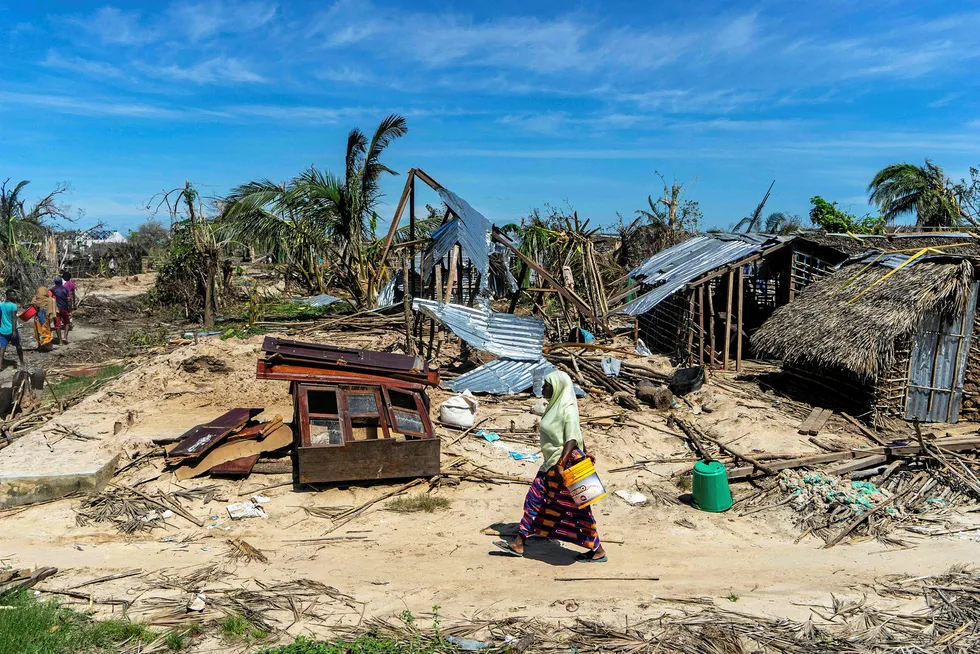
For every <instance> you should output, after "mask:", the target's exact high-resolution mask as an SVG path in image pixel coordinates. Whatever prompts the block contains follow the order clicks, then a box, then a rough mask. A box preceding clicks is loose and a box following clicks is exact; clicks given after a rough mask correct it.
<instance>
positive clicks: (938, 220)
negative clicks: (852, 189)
mask: <svg viewBox="0 0 980 654" xmlns="http://www.w3.org/2000/svg"><path fill="white" fill-rule="evenodd" d="M868 197H869V199H870V201H871V202H873V203H874V204H877V205H878V207H879V209H880V210H881V216H882V218H884V219H885V221H886V222H888V223H891V222H894V221H895V220H896V219H897V218H899V217H901V216H903V215H905V214H911V213H913V212H915V215H916V223H915V224H916V225H918V226H920V227H954V226H956V225H960V224H962V222H963V220H964V219H965V220H967V221H969V222H971V223H974V224H976V223H975V221H974V220H972V219H971V218H970V216H968V215H967V214H966V212H964V211H963V210H962V208H961V207H960V202H959V198H958V197H957V194H956V190H955V187H954V186H953V183H952V181H951V180H950V179H949V177H947V176H946V173H945V171H943V169H942V168H940V167H939V166H937V165H935V164H934V163H932V162H931V161H930V160H928V159H926V162H925V165H924V166H916V165H915V164H910V163H898V164H892V165H890V166H885V167H884V168H882V169H881V170H880V171H878V174H877V175H875V176H874V178H873V179H872V180H871V183H870V184H868Z"/></svg>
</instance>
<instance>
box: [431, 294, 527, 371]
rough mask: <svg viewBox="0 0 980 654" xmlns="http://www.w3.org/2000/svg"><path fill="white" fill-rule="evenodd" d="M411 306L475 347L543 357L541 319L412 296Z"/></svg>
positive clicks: (511, 355) (508, 354)
mask: <svg viewBox="0 0 980 654" xmlns="http://www.w3.org/2000/svg"><path fill="white" fill-rule="evenodd" d="M412 308H413V309H415V310H416V311H422V312H423V313H425V314H426V315H428V316H429V317H431V318H434V319H436V320H438V321H439V322H441V323H443V324H444V325H446V326H447V327H449V329H451V330H452V331H453V333H454V334H456V335H457V336H459V337H460V338H461V339H463V340H464V341H466V342H467V343H469V344H470V345H472V346H473V347H475V348H476V349H478V350H483V351H485V352H490V353H492V354H496V355H497V356H500V357H506V358H510V359H517V360H520V361H538V360H539V359H541V358H542V356H543V347H544V321H542V320H541V319H540V318H532V317H530V316H514V315H511V314H509V313H495V312H493V311H485V310H482V309H476V308H471V307H464V306H460V305H458V304H440V303H438V302H436V301H434V300H422V299H418V298H416V299H415V300H413V302H412Z"/></svg>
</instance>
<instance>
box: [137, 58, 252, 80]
mask: <svg viewBox="0 0 980 654" xmlns="http://www.w3.org/2000/svg"><path fill="white" fill-rule="evenodd" d="M144 68H145V70H146V71H147V72H148V73H149V74H151V75H154V76H156V77H166V78H168V79H173V80H182V81H188V82H193V83H195V84H215V83H219V84H220V83H227V82H230V83H258V82H265V81H266V79H265V78H264V77H262V76H261V75H259V74H258V73H256V72H254V71H252V70H251V69H249V68H248V67H247V66H246V65H245V64H244V63H242V62H241V61H240V60H238V59H235V58H234V57H225V56H220V57H214V58H213V59H208V60H206V61H202V62H199V63H197V64H194V65H193V66H188V67H182V66H178V65H175V64H171V65H169V66H144Z"/></svg>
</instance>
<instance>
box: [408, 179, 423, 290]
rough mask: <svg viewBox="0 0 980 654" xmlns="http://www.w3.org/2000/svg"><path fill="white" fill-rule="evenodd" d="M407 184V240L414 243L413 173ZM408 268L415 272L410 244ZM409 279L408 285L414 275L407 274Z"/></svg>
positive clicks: (412, 280) (413, 254) (412, 248)
mask: <svg viewBox="0 0 980 654" xmlns="http://www.w3.org/2000/svg"><path fill="white" fill-rule="evenodd" d="M408 181H409V184H410V185H411V190H410V191H409V193H408V240H409V242H410V243H415V175H412V176H410V177H409V180H408ZM408 256H409V263H410V270H411V271H412V272H415V246H414V245H412V246H411V247H410V248H409V249H408ZM421 272H422V270H421V266H420V269H419V273H420V274H419V279H420V281H421ZM409 279H410V280H411V282H412V283H411V284H410V286H412V285H414V283H415V275H409ZM414 293H415V288H414V287H413V288H412V294H414ZM421 293H422V288H421V285H420V287H419V294H421Z"/></svg>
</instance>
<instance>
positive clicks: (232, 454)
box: [174, 425, 293, 481]
mask: <svg viewBox="0 0 980 654" xmlns="http://www.w3.org/2000/svg"><path fill="white" fill-rule="evenodd" d="M292 442H293V429H292V427H290V426H289V425H282V426H281V427H279V429H277V430H276V431H274V432H272V433H271V434H269V435H268V436H266V437H265V438H264V439H263V440H261V441H258V440H247V441H243V440H239V441H233V442H231V443H225V444H224V445H220V446H218V447H216V448H214V449H213V450H212V451H211V452H209V453H208V455H207V456H205V457H204V458H203V459H201V460H200V461H198V462H197V463H196V464H194V465H191V464H185V465H182V466H180V467H178V468H177V469H176V470H175V471H174V476H175V477H176V478H177V480H178V481H184V480H185V479H191V478H193V477H199V476H200V475H203V474H206V473H208V472H209V471H210V470H211V468H213V467H215V466H217V465H221V464H223V463H228V462H229V461H235V460H236V459H241V458H243V457H247V456H251V455H253V454H262V453H264V452H272V451H273V450H278V449H279V448H282V447H287V446H289V445H290V444H291V443H292Z"/></svg>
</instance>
